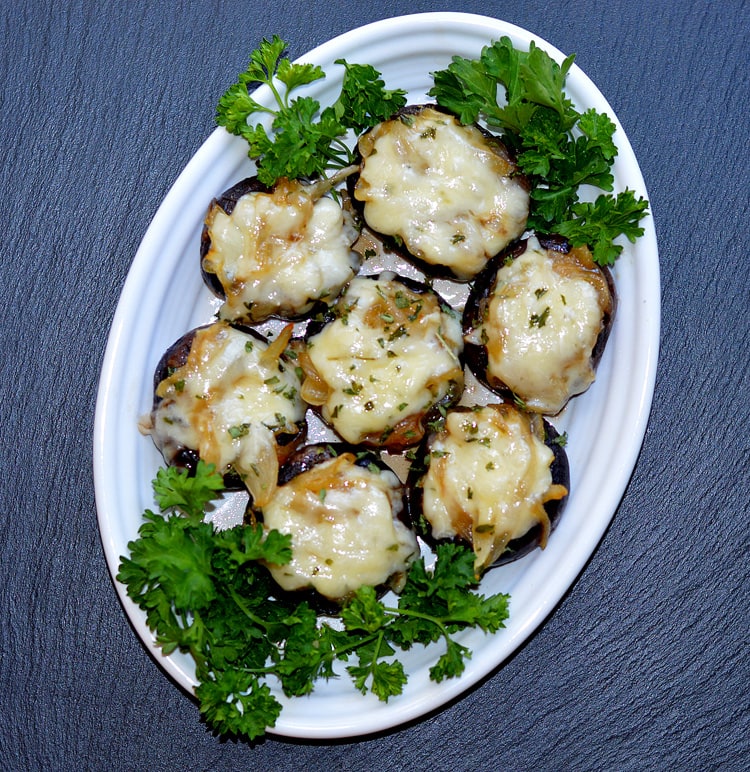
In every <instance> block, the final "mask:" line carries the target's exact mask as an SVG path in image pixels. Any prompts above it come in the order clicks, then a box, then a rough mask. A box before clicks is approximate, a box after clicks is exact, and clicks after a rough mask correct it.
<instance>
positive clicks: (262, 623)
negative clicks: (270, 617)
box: [227, 587, 268, 632]
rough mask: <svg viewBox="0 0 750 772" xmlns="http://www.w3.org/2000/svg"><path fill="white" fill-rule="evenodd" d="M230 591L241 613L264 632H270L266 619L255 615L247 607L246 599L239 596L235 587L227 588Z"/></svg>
mask: <svg viewBox="0 0 750 772" xmlns="http://www.w3.org/2000/svg"><path fill="white" fill-rule="evenodd" d="M227 589H228V590H229V594H230V596H231V597H232V600H233V601H234V602H235V603H236V604H237V606H238V607H239V609H240V611H241V612H242V613H243V614H244V615H245V616H246V617H247V618H248V619H249V620H250V621H251V622H252V623H253V624H255V625H257V626H258V627H260V628H262V629H263V630H264V631H266V632H268V624H267V623H266V621H265V620H264V619H261V618H260V617H258V616H256V615H255V614H253V612H252V611H250V609H249V608H248V607H247V604H246V603H245V601H244V599H243V598H242V597H241V596H240V595H239V594H238V592H237V591H236V590H235V589H234V588H233V587H227Z"/></svg>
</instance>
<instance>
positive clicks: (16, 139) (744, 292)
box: [0, 0, 750, 770]
mask: <svg viewBox="0 0 750 772" xmlns="http://www.w3.org/2000/svg"><path fill="white" fill-rule="evenodd" d="M433 10H460V11H470V12H476V13H484V14H488V15H495V16H497V17H499V18H503V19H505V20H507V21H509V22H512V23H515V24H518V25H520V26H522V27H526V28H527V29H530V30H531V31H533V32H534V33H536V34H538V35H540V36H541V37H543V38H545V39H546V40H548V41H549V42H551V43H552V44H553V45H555V46H557V47H558V48H560V49H561V50H562V51H564V52H566V53H569V52H576V53H577V55H578V59H577V61H578V63H579V64H580V65H581V67H582V68H583V69H584V70H585V71H586V73H587V74H588V75H589V76H590V77H591V78H592V79H593V81H594V82H595V83H596V84H597V85H598V86H599V88H600V89H601V90H602V92H603V93H604V94H605V96H606V97H607V98H608V100H609V102H610V103H611V104H612V106H613V108H614V109H615V111H616V112H617V114H618V116H619V118H620V120H621V121H622V123H623V125H624V127H625V130H626V132H627V133H628V135H629V137H630V139H631V142H632V144H633V147H634V150H635V152H636V155H637V156H638V158H639V161H640V164H641V167H642V170H643V173H644V176H645V179H646V183H647V185H648V187H649V193H650V199H651V204H652V211H653V213H654V216H655V221H656V226H657V234H658V237H659V242H660V253H661V266H662V290H663V331H662V340H661V345H662V349H661V359H660V369H659V373H658V378H657V384H656V394H655V398H654V405H653V411H652V416H651V421H650V425H649V429H648V432H647V435H646V439H645V443H644V446H643V451H642V453H641V455H640V458H639V461H638V464H637V466H636V469H635V472H634V475H633V478H632V481H631V483H630V486H629V488H628V490H627V492H626V494H625V497H624V499H623V502H622V505H621V506H620V508H619V510H618V511H617V513H616V516H615V518H614V521H613V524H612V526H611V528H610V529H609V531H608V533H607V534H606V536H605V538H604V540H603V542H602V543H601V545H600V547H599V549H598V550H597V551H596V553H595V554H594V556H593V557H592V559H591V561H590V563H589V565H588V566H587V568H586V569H585V571H584V572H583V574H582V576H581V577H580V579H579V580H578V582H577V583H576V584H575V585H574V586H573V588H572V589H571V590H570V592H569V593H568V594H567V595H566V596H565V598H564V599H563V601H562V602H561V603H560V605H559V606H558V608H557V609H556V610H555V612H554V613H553V614H552V615H551V617H550V618H549V619H548V621H547V622H546V624H545V625H544V626H543V627H542V628H541V629H540V630H539V632H538V633H537V634H536V635H534V636H533V638H532V639H531V640H530V641H528V643H527V644H526V645H525V646H523V648H522V649H521V650H520V651H518V652H517V653H516V655H515V656H514V657H513V658H512V659H511V660H510V661H508V662H507V663H506V664H505V665H504V666H503V667H501V668H500V669H499V670H498V671H497V672H495V673H494V674H493V675H492V676H491V677H489V678H488V679H487V680H486V681H485V682H484V683H482V684H481V685H479V687H478V688H476V689H474V690H472V691H471V692H470V693H469V694H467V695H465V696H464V698H462V699H461V700H459V701H457V702H456V703H454V704H452V705H449V706H447V707H446V708H444V709H442V710H440V711H439V712H437V713H436V714H434V715H431V716H429V717H426V718H425V719H424V720H422V721H420V722H418V723H416V724H414V725H411V726H407V727H402V728H400V729H398V730H395V731H393V732H390V733H387V734H384V735H382V736H379V737H374V738H373V737H369V738H363V739H361V740H359V741H353V740H347V741H345V742H340V743H308V742H295V741H288V740H281V739H274V738H269V739H267V740H265V741H264V742H262V743H260V744H258V745H257V746H252V747H251V746H249V745H246V744H244V743H232V742H220V741H219V740H217V739H216V738H214V737H213V736H212V735H211V734H210V733H209V732H207V731H206V730H205V728H204V727H203V725H202V724H200V723H199V720H198V712H197V709H196V707H195V705H194V704H193V703H192V702H191V700H190V699H189V698H188V697H187V696H186V695H185V694H184V693H183V692H182V691H181V690H180V689H179V688H177V687H176V686H175V685H174V684H173V683H171V682H170V681H169V680H168V678H167V677H166V676H165V675H164V674H163V672H162V671H161V670H160V669H159V668H158V667H157V666H156V665H155V664H154V662H153V660H152V659H151V658H150V657H149V655H148V654H147V653H146V652H145V650H144V649H143V647H142V646H141V644H140V643H139V641H138V639H137V637H136V636H135V634H134V633H133V632H132V630H131V628H130V627H129V624H128V622H127V619H126V617H125V615H124V613H123V611H122V609H121V607H120V605H119V603H118V601H117V597H116V595H115V591H114V589H113V587H112V584H111V581H110V578H109V575H108V573H107V569H106V566H105V562H104V557H103V552H102V548H101V543H100V539H99V534H98V531H97V525H96V513H95V507H94V492H93V482H92V472H91V442H92V440H91V437H92V428H93V415H94V403H95V396H96V386H97V380H98V373H99V367H100V364H101V359H102V355H103V351H104V347H105V343H106V338H107V334H108V330H109V324H110V322H111V319H112V315H113V312H114V307H115V304H116V301H117V298H118V295H119V292H120V289H121V286H122V283H123V281H124V278H125V276H126V274H127V271H128V268H129V266H130V263H131V260H132V258H133V255H134V254H135V251H136V248H137V246H138V243H139V241H140V239H141V237H142V235H143V233H144V231H145V230H146V228H147V226H148V223H149V221H150V219H151V217H152V216H153V215H154V212H155V211H156V209H157V207H158V205H159V203H160V201H161V200H162V198H163V197H164V195H165V194H166V192H167V191H168V189H169V188H170V186H171V185H172V183H173V181H174V180H175V178H176V176H177V175H178V173H179V172H180V171H181V169H182V168H183V167H184V165H185V164H186V163H187V161H188V159H189V158H190V157H191V155H192V154H193V153H194V152H195V151H196V150H197V148H198V147H199V146H200V145H201V143H202V142H203V141H204V139H205V138H206V137H207V135H208V134H209V133H210V132H211V131H212V129H213V110H214V106H215V104H216V101H217V99H218V97H219V96H220V95H221V93H222V92H223V90H224V89H225V88H226V86H227V85H228V84H229V83H231V82H232V81H233V80H234V78H235V76H236V74H237V72H239V71H240V70H242V69H244V67H245V64H246V59H247V56H248V54H249V52H250V51H251V50H252V48H254V47H255V46H256V45H257V43H258V42H259V40H260V38H261V37H263V36H264V35H270V34H272V33H274V32H277V33H279V34H280V35H282V37H284V38H285V39H286V40H287V41H288V42H289V43H290V45H291V52H292V53H293V54H294V55H298V54H301V53H303V52H304V51H306V50H308V49H309V48H311V47H313V46H314V45H317V44H319V43H321V42H323V41H325V40H327V39H328V38H330V37H332V36H334V35H336V34H339V33H341V32H344V31H346V30H348V29H350V28H352V27H354V26H358V25H359V24H363V23H366V22H369V21H374V20H376V19H379V18H383V17H386V16H392V15H398V14H402V13H406V12H416V11H433ZM749 42H750V7H749V5H748V3H746V2H742V1H741V0H725V1H723V2H720V3H719V2H716V3H708V2H697V1H696V0H687V1H686V0H680V1H679V2H676V1H669V0H650V2H648V3H645V2H643V3H641V2H634V1H633V0H609V1H608V2H601V1H600V0H579V1H578V2H565V1H564V0H545V1H544V2H541V1H536V0H508V2H503V3H491V2H490V3H487V2H485V3H479V2H455V3H444V2H429V3H428V2H424V1H423V0H409V2H392V1H390V0H386V2H383V3H380V4H376V7H375V6H374V7H370V6H369V4H364V3H361V4H356V5H355V4H353V3H351V2H344V1H343V0H308V1H307V2H304V3H302V2H287V3H269V2H265V0H255V2H240V1H239V0H236V1H235V2H217V1H216V0H214V1H213V2H210V1H209V0H200V2H198V0H194V1H193V2H183V3H168V2H164V3H148V4H145V3H119V4H109V3H105V2H96V1H94V0H89V1H88V2H80V0H79V1H77V2H76V1H75V0H72V1H71V2H65V3H63V2H60V1H59V0H17V2H6V3H3V4H2V9H1V10H0V43H1V45H0V62H1V66H0V73H2V81H1V82H0V100H1V102H0V104H1V107H0V137H1V138H2V143H3V145H2V147H3V150H2V155H1V156H0V191H1V192H0V213H1V215H2V218H1V221H2V223H3V227H2V230H1V231H0V243H1V244H2V254H1V260H2V262H1V263H0V265H1V270H2V281H1V282H0V288H1V291H2V300H1V302H0V320H1V323H0V336H1V344H0V345H1V351H2V354H1V358H0V405H2V420H1V421H0V448H1V449H2V454H3V455H2V474H1V477H0V479H1V480H2V482H1V483H0V513H1V516H2V539H0V572H2V574H1V576H0V619H2V623H1V625H0V715H1V716H2V730H0V768H2V769H10V770H26V769H29V770H35V769H45V770H56V769H108V770H130V769H133V770H146V769H148V770H172V769H186V770H187V769H189V770H198V769H217V770H223V769H227V770H232V769H238V770H239V769H259V770H261V769H262V770H296V769H309V770H332V769H333V770H337V769H342V770H343V769H346V770H371V769H380V768H386V769H391V770H401V769H404V770H407V769H408V770H412V769H414V770H421V769H431V770H443V769H446V770H447V769H451V770H464V769H466V770H469V769H471V770H474V769H481V768H484V767H489V768H496V769H509V770H648V769H655V770H662V769H665V770H666V769H730V770H734V769H743V768H744V769H746V768H748V754H749V753H750V717H749V710H748V700H749V697H748V686H749V678H748V676H749V675H750V668H749V667H748V653H747V644H748V638H749V636H748V614H747V607H748V596H749V593H748V590H749V582H748V570H749V569H748V541H749V540H748V510H749V507H750V505H749V504H748V501H749V495H748V494H750V485H749V484H748V459H749V457H750V449H749V443H748V440H747V432H746V428H747V419H748V407H747V404H748V397H749V396H750V378H749V377H748V356H749V355H750V338H749V336H748V311H749V310H750V280H749V279H748V272H747V271H748V257H747V246H746V243H745V236H746V230H747V225H748V209H749V207H748V190H749V183H750V179H749V178H748V143H749V142H750V129H749V125H748V112H747V111H748V105H749V104H750V89H749V87H748V43H749Z"/></svg>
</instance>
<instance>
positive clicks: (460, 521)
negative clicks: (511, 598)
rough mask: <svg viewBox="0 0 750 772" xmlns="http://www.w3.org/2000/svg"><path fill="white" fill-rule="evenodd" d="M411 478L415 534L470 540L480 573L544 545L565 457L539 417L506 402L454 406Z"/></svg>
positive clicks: (561, 494) (562, 490) (554, 518)
mask: <svg viewBox="0 0 750 772" xmlns="http://www.w3.org/2000/svg"><path fill="white" fill-rule="evenodd" d="M408 484H409V490H410V511H411V516H412V518H413V519H414V521H415V523H417V524H418V525H419V527H418V530H419V532H420V534H421V535H422V536H424V538H425V539H426V540H427V541H428V542H429V543H431V544H435V543H438V542H441V541H456V542H460V543H464V544H468V545H469V546H470V547H472V549H473V550H474V553H475V562H474V566H475V571H476V572H477V575H481V574H482V572H484V571H485V570H486V569H488V568H490V567H492V566H496V565H500V564H502V563H507V562H510V561H511V560H515V559H516V558H519V557H521V556H522V555H525V554H526V553H528V552H529V551H530V550H531V549H533V548H534V547H536V546H540V547H544V546H545V545H546V542H547V539H548V537H549V534H550V533H551V531H552V529H553V528H554V527H555V525H556V524H557V522H558V520H559V517H560V515H561V512H562V507H563V503H564V501H565V499H566V497H567V495H568V487H569V471H568V461H567V456H566V454H565V451H564V449H563V447H562V443H561V442H560V441H559V438H558V435H557V433H556V431H555V430H554V428H553V427H552V426H551V425H550V424H549V423H547V422H546V421H544V419H543V418H542V417H541V416H538V415H532V414H529V413H526V412H524V411H522V410H520V409H518V408H517V407H515V406H514V405H511V404H509V403H500V404H490V405H482V406H476V407H458V408H454V409H452V410H450V411H448V413H447V415H446V417H445V420H444V422H443V424H442V426H441V427H440V428H436V430H435V431H434V432H432V433H431V434H429V435H428V436H427V437H426V438H425V441H424V443H423V444H422V445H421V447H420V451H419V453H418V454H417V459H416V460H415V463H414V465H413V466H412V469H411V472H410V476H409V479H408Z"/></svg>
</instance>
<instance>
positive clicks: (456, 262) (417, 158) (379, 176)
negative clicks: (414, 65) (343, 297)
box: [355, 107, 529, 280]
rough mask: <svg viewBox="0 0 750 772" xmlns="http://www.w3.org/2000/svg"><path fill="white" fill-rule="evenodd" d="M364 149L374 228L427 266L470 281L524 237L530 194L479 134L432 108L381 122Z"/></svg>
mask: <svg viewBox="0 0 750 772" xmlns="http://www.w3.org/2000/svg"><path fill="white" fill-rule="evenodd" d="M360 151H361V153H362V156H363V159H364V163H363V167H362V170H361V173H360V177H359V180H358V182H357V185H356V189H355V198H357V199H358V200H360V201H363V202H364V204H365V207H364V214H365V219H366V221H367V224H368V225H369V226H370V227H371V228H372V229H373V230H375V231H377V232H379V233H384V234H386V235H389V236H395V237H398V238H400V239H402V240H403V242H404V244H405V245H406V248H407V249H408V250H409V252H411V254H413V255H415V256H416V257H418V258H420V259H422V260H424V261H425V262H427V263H430V264H432V265H436V266H446V267H448V268H449V269H450V270H451V271H452V272H453V273H454V274H455V275H456V276H457V277H458V278H460V279H463V280H466V279H470V278H471V277H473V276H474V275H475V274H476V273H477V272H478V271H479V270H481V268H483V267H484V265H485V263H486V261H487V259H488V258H489V257H491V256H493V255H495V254H497V253H498V252H500V251H501V250H502V249H503V248H504V247H505V246H507V245H508V244H509V243H510V242H511V241H512V240H513V239H515V238H517V237H518V236H520V235H521V234H522V233H523V230H524V228H525V225H526V220H527V217H528V208H529V196H528V192H527V191H526V189H525V187H524V186H523V185H522V184H521V183H520V182H519V181H518V179H516V178H514V177H512V176H511V174H512V173H513V172H514V171H515V167H514V166H513V165H512V164H511V163H510V162H509V160H508V159H507V157H505V156H504V155H501V154H500V153H499V152H498V151H497V150H496V149H494V148H493V146H492V145H491V144H490V143H489V142H488V141H487V139H486V137H485V136H484V135H483V134H482V133H481V132H480V131H479V130H478V129H477V128H475V127H473V126H462V125H461V124H459V123H458V121H456V119H455V118H453V117H452V116H449V115H446V114H445V113H442V112H440V111H438V110H435V109H433V108H429V107H428V108H426V109H423V110H421V111H420V112H419V113H417V114H415V115H407V116H403V117H402V118H396V119H393V120H390V121H386V122H384V123H381V124H379V125H378V126H377V127H375V128H374V129H373V130H372V131H371V132H369V133H368V134H367V135H365V137H364V138H363V139H362V140H361V141H360Z"/></svg>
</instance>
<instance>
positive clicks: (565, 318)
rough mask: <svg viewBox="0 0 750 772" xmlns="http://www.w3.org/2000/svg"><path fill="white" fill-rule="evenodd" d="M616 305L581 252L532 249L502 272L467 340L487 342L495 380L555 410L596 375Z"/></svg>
mask: <svg viewBox="0 0 750 772" xmlns="http://www.w3.org/2000/svg"><path fill="white" fill-rule="evenodd" d="M611 308H612V298H611V295H610V293H609V289H608V287H607V283H606V280H605V279H604V276H603V275H602V273H601V271H599V270H598V269H597V268H596V266H595V265H594V264H593V263H589V264H586V262H585V259H583V260H582V259H581V256H580V255H579V254H578V253H575V252H571V253H569V254H567V255H566V254H562V253H559V252H555V251H553V250H546V249H543V248H542V247H541V246H540V245H539V243H538V241H537V240H536V239H529V242H528V246H527V249H526V251H525V252H524V253H523V254H522V255H521V256H520V257H518V258H516V259H515V260H513V261H512V262H511V263H509V264H508V265H506V266H504V267H502V268H501V269H500V271H499V272H498V274H497V279H496V282H495V287H494V289H493V292H492V296H491V299H490V301H489V304H488V307H487V314H486V318H485V319H484V321H483V322H482V324H481V325H480V326H479V327H478V328H477V329H475V330H473V331H472V333H471V334H470V336H469V337H468V338H467V339H468V340H470V341H471V342H473V343H477V344H480V343H481V344H484V345H485V346H486V348H487V358H488V367H487V375H488V378H489V379H490V381H491V382H492V381H495V382H499V383H501V384H505V385H506V386H507V387H508V388H509V389H511V391H513V393H514V394H515V395H516V396H518V397H520V399H522V400H523V402H524V403H525V404H526V406H527V407H528V409H530V410H533V411H537V412H540V413H546V414H549V415H554V414H556V413H558V412H560V410H562V408H563V407H564V406H565V404H566V402H567V401H568V400H569V399H570V398H571V397H572V396H574V395H575V394H580V393H581V392H583V391H585V390H586V389H587V388H588V387H589V386H590V385H591V383H593V381H594V377H595V373H594V367H593V365H592V361H591V353H592V350H593V348H594V345H595V344H596V341H597V338H598V337H599V333H600V332H601V331H602V328H603V323H604V315H605V313H606V312H608V311H609V310H611Z"/></svg>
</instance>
